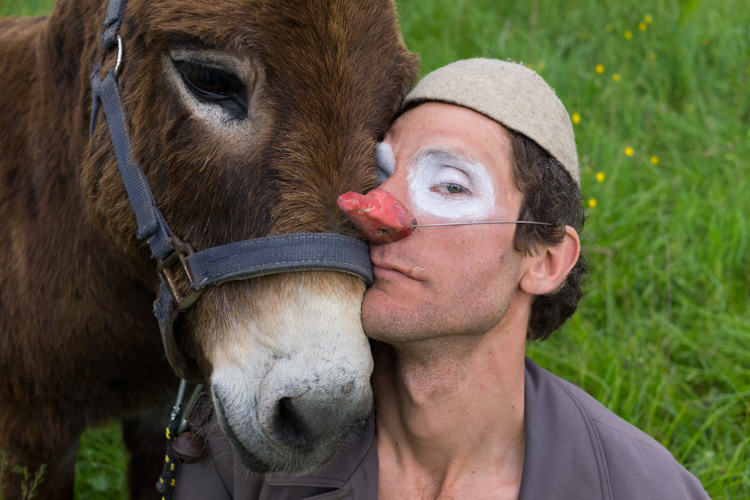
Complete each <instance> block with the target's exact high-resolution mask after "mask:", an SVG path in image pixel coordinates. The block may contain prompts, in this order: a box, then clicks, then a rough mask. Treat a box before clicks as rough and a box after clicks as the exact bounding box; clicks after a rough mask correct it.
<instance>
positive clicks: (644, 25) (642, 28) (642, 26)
mask: <svg viewBox="0 0 750 500" xmlns="http://www.w3.org/2000/svg"><path fill="white" fill-rule="evenodd" d="M646 28H648V25H647V24H646V23H638V29H639V30H641V31H646Z"/></svg>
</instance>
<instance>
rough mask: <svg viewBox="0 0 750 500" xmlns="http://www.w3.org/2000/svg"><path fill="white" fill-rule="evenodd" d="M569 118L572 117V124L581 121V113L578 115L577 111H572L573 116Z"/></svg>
mask: <svg viewBox="0 0 750 500" xmlns="http://www.w3.org/2000/svg"><path fill="white" fill-rule="evenodd" d="M571 118H572V119H573V124H574V125H578V124H579V123H581V115H579V114H578V113H573V116H572V117H571Z"/></svg>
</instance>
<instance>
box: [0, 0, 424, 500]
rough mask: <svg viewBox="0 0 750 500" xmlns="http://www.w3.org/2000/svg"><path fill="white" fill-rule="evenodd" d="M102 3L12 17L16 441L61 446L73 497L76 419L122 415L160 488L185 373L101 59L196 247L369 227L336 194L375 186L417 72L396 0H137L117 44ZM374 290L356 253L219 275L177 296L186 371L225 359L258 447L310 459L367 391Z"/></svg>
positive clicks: (265, 456) (31, 460)
mask: <svg viewBox="0 0 750 500" xmlns="http://www.w3.org/2000/svg"><path fill="white" fill-rule="evenodd" d="M106 10H107V4H106V3H103V1H102V0H58V2H57V4H56V5H55V7H54V9H53V11H52V13H51V15H50V16H49V17H43V18H36V19H28V18H24V19H9V20H4V21H2V22H1V23H0V151H2V154H1V155H0V221H2V222H0V252H1V253H2V255H3V258H2V259H0V450H2V451H5V452H8V456H9V458H10V460H11V467H12V466H13V465H14V464H21V465H24V466H27V467H29V468H30V469H36V468H37V467H39V466H40V465H42V464H46V466H47V472H46V475H45V479H44V481H43V482H42V484H41V487H40V489H39V490H38V497H37V498H42V499H45V498H56V499H61V498H71V497H72V491H73V470H74V462H75V457H76V451H77V448H78V442H79V438H80V435H81V433H82V431H83V430H84V429H85V428H86V427H88V426H92V425H101V424H103V423H106V422H108V421H110V420H111V419H114V418H122V419H123V420H122V421H123V438H124V441H125V444H126V447H127V448H128V450H129V452H130V453H131V461H130V465H129V470H128V486H129V488H130V492H131V496H132V497H133V498H151V497H153V496H154V494H155V492H154V489H153V485H154V483H155V481H156V478H157V477H158V475H159V471H160V470H161V464H162V461H163V456H164V443H165V440H164V425H165V423H166V419H165V418H164V417H165V416H166V415H167V413H168V408H169V407H170V406H171V403H170V400H171V399H172V398H173V397H174V392H175V388H176V381H177V380H178V379H177V377H176V376H175V374H174V372H173V370H172V368H170V365H169V363H168V362H167V360H166V359H165V351H164V347H163V346H162V338H161V336H160V331H159V328H158V326H157V323H156V320H155V319H154V316H153V313H152V303H153V301H154V298H155V296H156V293H157V291H158V289H159V288H160V279H159V277H158V275H157V273H156V272H155V270H154V267H155V264H154V261H153V260H152V259H151V255H150V254H151V251H150V250H149V248H148V247H147V246H146V245H145V243H144V242H142V241H140V240H138V238H137V237H136V232H137V220H136V217H135V216H134V212H133V208H132V207H131V204H130V202H129V200H128V195H127V193H126V189H125V187H124V185H123V180H122V179H121V177H120V174H119V171H118V164H117V161H116V158H115V152H114V148H113V145H112V140H111V139H110V136H109V134H108V132H107V123H106V121H105V119H104V117H103V114H102V112H101V111H99V110H97V109H94V111H95V112H94V116H93V120H92V116H91V115H92V92H91V89H90V86H89V82H90V78H91V75H92V71H95V75H98V74H103V73H104V72H106V71H107V70H108V69H109V68H114V67H117V74H118V76H117V82H118V85H119V88H120V89H121V93H122V102H123V106H124V109H125V111H126V113H127V126H126V128H127V130H128V133H129V136H130V141H131V143H132V154H131V156H132V158H133V159H134V161H137V162H138V163H139V164H140V165H141V167H142V169H143V171H144V172H145V176H146V178H147V180H148V184H149V185H150V188H151V191H152V192H153V196H154V199H155V200H156V203H157V204H158V207H159V209H160V210H161V213H162V214H163V217H164V220H165V221H167V223H168V224H169V227H170V228H171V229H172V231H173V232H174V234H175V235H179V237H180V238H181V239H182V240H184V241H186V242H189V243H191V244H192V246H193V247H194V248H195V250H196V251H200V250H202V249H206V248H211V247H216V246H219V245H224V244H227V243H231V242H238V241H243V240H249V239H253V238H258V237H262V236H267V235H282V234H287V233H300V232H312V233H319V232H329V233H337V234H343V235H348V236H355V237H356V236H357V232H356V230H355V229H354V228H353V226H350V225H349V223H348V222H347V220H346V217H345V216H344V214H343V213H341V212H340V211H339V209H338V208H337V205H336V199H337V197H338V196H339V195H340V194H341V193H344V192H346V191H360V192H363V191H367V190H369V189H371V188H373V187H374V186H375V173H374V172H375V169H374V163H375V154H374V145H375V142H376V141H377V140H378V139H379V138H381V137H382V136H383V135H384V133H385V130H386V128H387V126H388V124H389V122H390V120H391V118H392V117H393V115H394V114H395V112H396V110H397V109H398V106H399V104H400V101H401V99H402V97H403V95H404V93H405V92H406V91H407V90H408V89H409V87H410V85H411V84H412V82H413V81H414V79H415V78H416V58H415V56H414V55H413V54H411V53H410V52H408V50H407V49H406V47H405V45H404V43H403V40H402V37H401V35H400V33H399V31H398V26H397V19H396V13H395V7H394V4H393V0H368V1H366V2H363V1H360V0H212V1H210V2H204V1H198V0H171V1H166V0H130V1H129V3H128V4H127V6H126V8H125V11H124V14H123V15H122V23H121V24H120V25H119V31H118V34H119V36H120V37H121V42H120V48H121V49H122V58H121V60H119V61H116V58H117V55H116V54H115V52H117V51H106V50H104V49H103V48H102V44H101V41H100V40H101V36H102V34H103V32H104V24H103V20H104V19H105V16H106ZM95 67H96V68H97V69H96V70H95V69H94V68H95ZM91 123H94V124H95V125H94V126H93V128H91V130H90V124H91ZM364 290H365V284H364V283H363V280H362V279H361V278H358V277H356V276H352V275H349V274H346V273H342V272H336V271H330V270H307V271H303V272H290V273H284V274H274V275H268V276H262V277H257V278H254V279H250V280H242V281H232V282H229V283H225V284H222V285H221V286H210V287H207V288H206V289H205V293H203V295H202V296H201V297H200V299H199V300H198V301H197V302H196V303H195V305H194V306H193V307H192V308H190V309H187V310H186V311H185V312H184V313H182V314H180V315H179V316H178V319H177V320H176V323H175V324H174V332H175V335H174V339H173V343H174V346H172V347H173V350H174V351H176V352H178V353H179V356H178V357H180V358H181V359H183V360H189V366H190V367H191V368H190V369H189V370H187V369H185V365H180V366H179V367H177V369H178V370H181V374H183V375H185V376H188V377H192V378H195V379H201V380H207V381H209V383H210V385H211V391H212V398H213V401H214V403H215V406H216V410H217V412H218V416H219V420H220V421H221V422H222V428H223V430H224V431H225V432H226V433H227V434H228V436H229V438H230V441H231V442H232V443H233V444H234V445H235V446H236V448H237V451H238V454H239V455H240V456H241V457H242V458H243V460H244V461H245V463H246V464H247V465H248V466H249V467H250V468H252V469H254V470H255V471H258V472H268V471H279V472H282V473H287V474H302V473H307V472H309V471H311V470H313V469H315V468H317V467H319V466H321V465H322V464H323V463H325V462H326V461H327V460H328V459H329V458H330V457H331V456H332V455H333V454H334V453H335V451H336V449H337V447H338V446H340V444H341V440H342V439H343V436H345V435H346V433H347V432H348V431H349V429H350V428H352V426H355V425H357V423H358V422H361V421H362V420H363V419H364V418H365V417H366V415H367V414H368V413H369V411H370V407H371V402H372V395H371V389H370V386H369V375H370V372H371V369H372V358H371V355H370V351H369V344H368V341H367V338H366V337H365V335H364V332H363V331H362V327H361V324H360V316H359V315H360V301H361V297H362V294H363V292H364ZM178 365H179V363H178ZM10 476H12V475H10V474H9V475H8V477H5V478H0V481H2V482H3V483H4V484H6V489H5V491H4V492H3V493H4V495H5V496H4V497H3V498H5V499H6V500H7V499H14V498H18V497H19V496H20V489H19V485H18V484H17V483H18V481H17V479H16V478H15V477H10Z"/></svg>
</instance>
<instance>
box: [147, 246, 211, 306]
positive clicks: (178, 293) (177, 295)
mask: <svg viewBox="0 0 750 500" xmlns="http://www.w3.org/2000/svg"><path fill="white" fill-rule="evenodd" d="M172 246H173V247H174V252H172V253H171V254H169V255H168V256H167V257H165V258H164V259H157V260H158V264H157V265H156V272H157V273H159V279H161V281H162V282H166V283H167V285H169V290H170V292H172V297H174V300H175V302H176V303H177V307H176V309H177V310H178V311H184V310H185V309H189V308H190V307H192V306H193V305H194V304H195V301H197V300H198V297H200V296H201V294H202V293H203V290H197V291H196V290H193V289H192V288H191V283H193V282H194V281H195V279H194V278H193V273H192V272H191V271H190V267H189V266H188V263H187V258H188V257H189V256H191V255H193V254H194V253H195V250H193V247H192V246H191V245H190V244H189V243H185V242H183V241H182V240H180V239H179V238H178V237H177V236H174V235H172ZM185 280H187V283H185ZM188 290H189V291H188Z"/></svg>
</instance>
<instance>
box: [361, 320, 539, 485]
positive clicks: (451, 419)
mask: <svg viewBox="0 0 750 500" xmlns="http://www.w3.org/2000/svg"><path fill="white" fill-rule="evenodd" d="M524 347H525V343H524V339H523V338H521V339H520V340H519V338H518V336H515V337H511V336H507V335H506V336H503V335H501V334H493V333H489V334H486V335H484V336H482V337H474V338H472V337H465V338H464V337H458V338H456V337H454V338H451V339H450V340H447V341H446V340H441V339H437V340H435V339H433V340H429V341H423V345H420V346H409V347H408V348H398V349H394V348H393V347H391V346H388V345H385V344H383V345H379V346H377V349H376V352H375V354H376V363H375V367H376V368H375V372H374V374H373V389H374V391H375V394H376V398H377V399H376V407H377V422H378V423H377V429H378V431H377V433H378V434H377V444H378V455H379V457H380V463H381V466H380V469H381V474H382V475H383V476H384V477H382V478H381V479H383V480H381V490H382V491H381V496H382V497H383V498H394V497H395V498H399V497H402V496H403V497H410V498H454V497H466V498H469V497H471V496H472V495H470V494H469V493H470V489H471V488H480V490H479V491H480V492H481V491H484V494H483V496H485V497H487V496H491V497H492V498H502V497H517V494H518V487H520V479H521V473H522V471H523V454H524V445H525V433H524V406H523V404H524V393H523V389H524ZM395 475H397V476H398V477H395ZM388 477H390V478H391V479H392V480H388ZM394 487H398V489H399V491H398V492H397V490H396V488H394ZM383 488H385V490H383ZM389 488H390V491H388V489H389ZM404 488H405V489H406V490H404ZM471 491H476V490H471ZM490 491H492V492H495V493H493V494H492V495H488V494H487V493H488V492H490ZM501 495H502V496H501ZM474 497H476V495H474Z"/></svg>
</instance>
